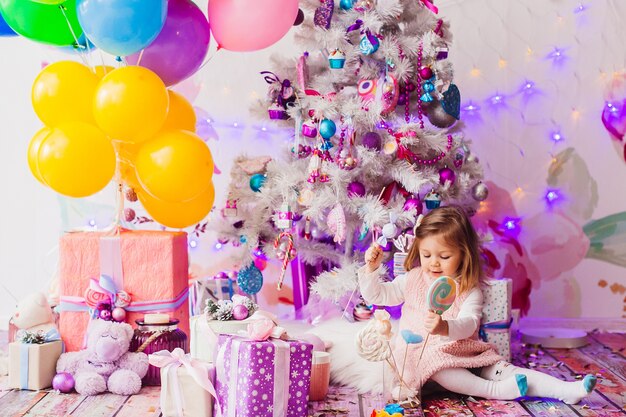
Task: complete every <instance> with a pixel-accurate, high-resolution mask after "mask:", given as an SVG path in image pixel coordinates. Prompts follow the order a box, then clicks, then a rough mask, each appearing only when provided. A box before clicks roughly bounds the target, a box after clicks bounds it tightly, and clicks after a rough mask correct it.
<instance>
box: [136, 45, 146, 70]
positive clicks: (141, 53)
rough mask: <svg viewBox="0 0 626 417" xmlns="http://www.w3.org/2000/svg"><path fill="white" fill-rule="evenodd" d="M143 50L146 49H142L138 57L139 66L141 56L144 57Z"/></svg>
mask: <svg viewBox="0 0 626 417" xmlns="http://www.w3.org/2000/svg"><path fill="white" fill-rule="evenodd" d="M143 51H145V48H144V49H142V50H141V52H139V58H138V59H137V64H136V65H137V66H139V64H141V58H143Z"/></svg>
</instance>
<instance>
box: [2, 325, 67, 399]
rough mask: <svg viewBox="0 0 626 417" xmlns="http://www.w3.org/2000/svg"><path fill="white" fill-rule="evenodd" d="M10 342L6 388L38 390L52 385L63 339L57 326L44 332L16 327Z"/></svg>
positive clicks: (61, 350)
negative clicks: (14, 337) (14, 340)
mask: <svg viewBox="0 0 626 417" xmlns="http://www.w3.org/2000/svg"><path fill="white" fill-rule="evenodd" d="M16 339H17V340H19V341H18V342H14V343H10V344H9V388H18V389H28V390H33V391H36V390H40V389H44V388H48V387H50V386H51V385H52V378H54V375H55V374H56V366H57V361H58V360H59V356H61V353H62V352H63V342H61V336H60V335H59V332H58V331H57V330H56V329H52V330H50V331H48V332H47V333H45V334H44V333H43V332H40V333H29V332H24V331H21V330H20V331H18V336H17V338H16Z"/></svg>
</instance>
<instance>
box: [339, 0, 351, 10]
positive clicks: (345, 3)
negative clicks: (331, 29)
mask: <svg viewBox="0 0 626 417" xmlns="http://www.w3.org/2000/svg"><path fill="white" fill-rule="evenodd" d="M352 3H353V0H340V1H339V7H340V8H341V10H350V9H351V8H352Z"/></svg>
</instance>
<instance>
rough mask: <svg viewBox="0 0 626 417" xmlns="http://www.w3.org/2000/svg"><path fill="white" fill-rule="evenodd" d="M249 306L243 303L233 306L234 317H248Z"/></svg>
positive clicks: (238, 318)
mask: <svg viewBox="0 0 626 417" xmlns="http://www.w3.org/2000/svg"><path fill="white" fill-rule="evenodd" d="M248 313H249V311H248V307H246V306H245V305H243V304H237V305H236V306H234V307H233V318H234V319H235V320H245V319H247V318H248Z"/></svg>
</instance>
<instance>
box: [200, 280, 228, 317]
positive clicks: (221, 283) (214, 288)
mask: <svg viewBox="0 0 626 417" xmlns="http://www.w3.org/2000/svg"><path fill="white" fill-rule="evenodd" d="M236 286H237V284H236V283H234V282H233V280H232V279H230V278H212V277H211V278H209V277H207V278H201V279H196V280H194V281H193V283H192V284H191V288H190V289H189V309H190V313H191V315H192V316H195V315H198V314H203V313H204V307H205V306H206V302H207V300H213V301H218V300H230V299H231V298H233V295H234V294H236V293H237V291H236Z"/></svg>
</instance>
